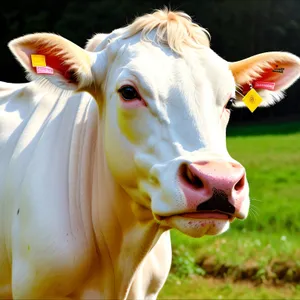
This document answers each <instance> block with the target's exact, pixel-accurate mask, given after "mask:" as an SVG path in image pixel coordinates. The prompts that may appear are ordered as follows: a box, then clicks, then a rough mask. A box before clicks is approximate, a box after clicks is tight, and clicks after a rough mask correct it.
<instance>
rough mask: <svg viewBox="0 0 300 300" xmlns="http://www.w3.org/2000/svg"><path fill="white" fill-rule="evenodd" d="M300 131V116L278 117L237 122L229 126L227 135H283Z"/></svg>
mask: <svg viewBox="0 0 300 300" xmlns="http://www.w3.org/2000/svg"><path fill="white" fill-rule="evenodd" d="M295 132H300V118H299V116H298V117H297V118H295V119H293V118H289V120H283V118H282V119H277V120H272V121H269V122H266V121H260V122H256V123H255V124H253V123H250V122H249V123H235V124H230V125H229V126H228V128H227V136H228V137H229V136H254V135H282V134H291V133H295Z"/></svg>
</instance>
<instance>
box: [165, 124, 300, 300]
mask: <svg viewBox="0 0 300 300" xmlns="http://www.w3.org/2000/svg"><path fill="white" fill-rule="evenodd" d="M228 150H229V152H230V154H231V155H232V156H233V157H234V158H235V159H237V160H238V161H240V162H241V163H242V164H243V165H244V166H245V167H246V170H247V178H248V181H249V184H250V197H251V210H250V215H249V217H248V218H247V220H245V221H235V222H234V223H233V224H232V225H231V229H230V230H229V231H228V232H227V233H225V234H223V235H220V236H216V237H203V238H201V239H192V238H188V237H186V236H184V235H182V234H180V233H178V232H177V231H173V232H172V244H173V264H172V270H171V274H170V276H169V278H168V281H167V283H166V285H165V287H164V288H163V290H162V292H161V293H160V296H159V298H160V299H300V237H299V234H300V123H297V122H293V123H285V124H277V125H276V124H273V125H257V126H251V127H250V126H249V127H246V126H242V127H234V128H230V130H229V131H228Z"/></svg>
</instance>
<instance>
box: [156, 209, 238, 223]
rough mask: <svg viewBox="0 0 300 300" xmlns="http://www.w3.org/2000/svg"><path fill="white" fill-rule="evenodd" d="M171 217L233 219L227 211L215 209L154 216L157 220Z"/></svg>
mask: <svg viewBox="0 0 300 300" xmlns="http://www.w3.org/2000/svg"><path fill="white" fill-rule="evenodd" d="M172 217H179V218H186V219H199V220H204V219H206V220H228V221H230V222H232V221H233V220H234V218H235V217H234V216H233V215H232V214H229V213H225V212H222V211H217V210H212V211H208V210H204V211H197V212H186V213H180V214H174V215H170V216H158V215H156V218H157V219H158V220H159V221H163V220H165V219H168V218H172Z"/></svg>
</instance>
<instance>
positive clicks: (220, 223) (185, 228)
mask: <svg viewBox="0 0 300 300" xmlns="http://www.w3.org/2000/svg"><path fill="white" fill-rule="evenodd" d="M163 223H164V224H165V225H167V226H169V227H171V228H175V229H177V230H179V231H180V232H182V233H184V234H186V235H188V236H190V237H194V238H199V237H202V236H204V235H218V234H221V233H223V232H225V231H227V230H228V229H229V225H230V222H229V220H228V219H227V220H225V219H224V220H222V219H221V220H217V219H194V218H188V217H182V216H171V217H168V218H165V219H164V221H163Z"/></svg>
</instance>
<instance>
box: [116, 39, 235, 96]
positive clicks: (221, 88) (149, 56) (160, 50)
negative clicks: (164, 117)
mask: <svg viewBox="0 0 300 300" xmlns="http://www.w3.org/2000/svg"><path fill="white" fill-rule="evenodd" d="M122 48H123V49H120V53H121V54H120V55H119V57H118V62H120V63H121V64H122V69H123V72H122V76H121V79H126V77H128V76H129V77H130V76H131V77H134V78H135V79H137V80H138V83H141V82H142V83H145V84H146V85H147V86H146V88H148V89H151V88H152V89H155V90H157V91H159V92H161V93H163V94H167V93H168V90H169V89H170V88H172V89H174V88H175V89H176V88H180V89H189V88H194V89H195V88H196V89H200V88H201V89H212V90H213V94H214V95H215V96H216V97H218V96H220V97H222V96H223V95H224V94H226V95H228V94H229V93H233V92H234V89H235V88H234V87H235V84H234V78H233V75H232V73H231V71H230V70H229V64H228V62H227V61H226V60H224V59H223V58H221V57H220V56H219V55H217V54H216V53H215V52H214V51H213V50H212V49H210V48H208V47H203V48H201V49H194V48H191V47H187V48H186V49H185V52H184V54H183V55H182V56H181V55H177V54H174V53H173V52H172V51H171V50H170V49H169V48H168V47H164V46H162V45H155V44H153V43H151V42H142V41H141V42H134V43H128V44H127V45H126V43H125V44H123V47H122Z"/></svg>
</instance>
